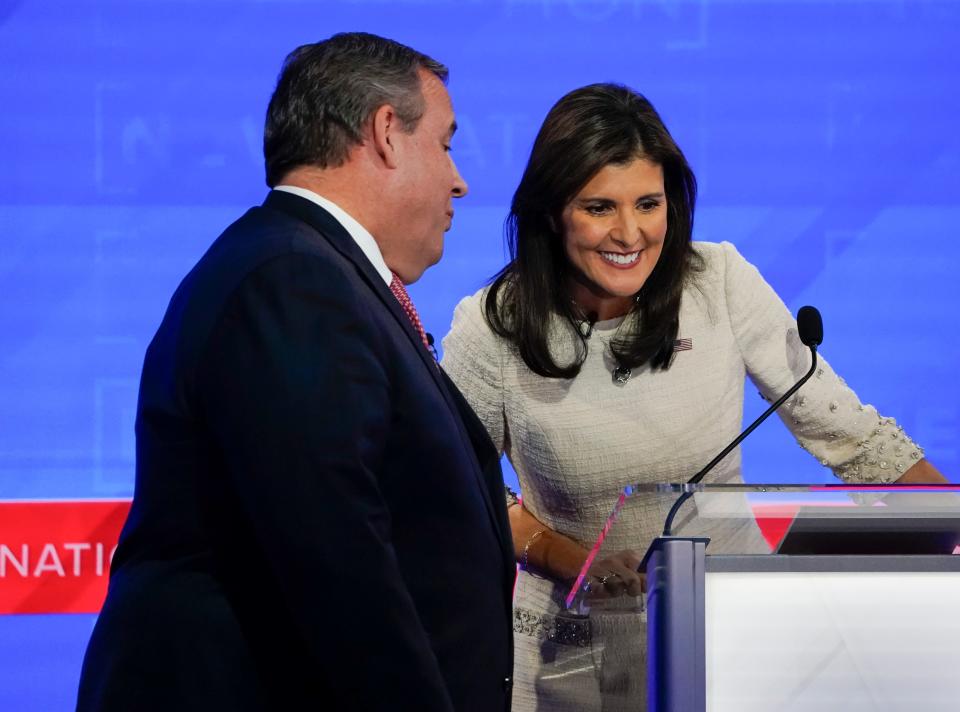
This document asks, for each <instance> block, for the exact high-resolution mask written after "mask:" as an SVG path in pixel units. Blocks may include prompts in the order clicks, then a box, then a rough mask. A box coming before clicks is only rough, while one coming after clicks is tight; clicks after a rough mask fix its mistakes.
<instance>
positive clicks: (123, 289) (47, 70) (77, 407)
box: [0, 0, 960, 712]
mask: <svg viewBox="0 0 960 712" xmlns="http://www.w3.org/2000/svg"><path fill="white" fill-rule="evenodd" d="M350 29H362V30H366V31H370V32H376V33H379V34H384V35H387V36H390V37H393V38H395V39H398V40H400V41H403V42H405V43H408V44H410V45H412V46H414V47H416V48H418V49H420V50H422V51H425V52H427V53H429V54H431V55H433V56H435V57H437V58H438V59H440V60H441V61H443V62H445V63H447V64H448V65H449V66H450V68H451V79H450V92H451V95H452V97H453V100H454V105H455V108H456V110H457V113H458V119H459V123H460V126H461V129H460V131H459V132H458V133H457V136H456V138H455V140H454V151H455V156H456V159H457V161H458V163H459V166H460V168H461V171H462V173H463V174H464V176H465V177H466V179H467V180H468V181H469V183H470V186H471V193H470V195H469V196H468V197H467V198H466V199H464V200H463V201H461V202H460V204H458V206H457V217H456V222H455V223H454V227H453V229H452V230H451V231H450V232H449V233H448V237H447V248H446V254H445V257H444V260H443V262H441V264H440V265H438V266H437V267H435V268H434V269H433V270H431V271H430V272H428V273H427V275H426V276H425V277H424V278H423V279H422V280H421V281H420V282H418V283H417V284H416V285H415V286H414V287H413V288H412V289H411V293H412V296H413V298H414V300H415V302H416V303H417V305H418V308H419V309H420V311H421V314H422V316H423V320H424V322H425V324H426V326H427V329H428V330H429V331H432V332H433V333H434V334H437V335H442V334H444V333H445V332H446V330H447V328H448V327H449V323H450V316H451V313H452V310H453V307H454V305H455V304H456V302H457V301H458V300H459V299H460V298H461V297H463V296H464V295H466V294H468V293H471V292H473V291H474V290H475V289H476V288H478V287H479V286H480V285H481V283H482V282H483V281H484V280H485V279H486V278H487V277H488V276H489V275H491V274H492V273H493V272H495V271H496V270H497V269H498V268H499V267H500V266H501V265H502V264H503V261H504V250H503V241H502V223H503V218H504V216H505V212H506V205H507V204H508V201H509V199H510V196H511V194H512V191H513V188H514V187H515V185H516V182H517V180H518V178H519V175H520V173H521V171H522V169H523V165H524V162H525V160H526V155H527V151H528V149H529V146H530V144H531V141H532V138H533V136H534V133H535V131H536V129H537V127H538V125H539V123H540V121H541V120H542V118H543V116H544V114H545V113H546V111H547V110H548V109H549V107H550V106H551V104H552V103H553V102H554V101H555V100H556V99H557V98H559V97H560V96H561V95H562V94H563V93H565V92H566V91H568V90H570V89H573V88H575V87H577V86H580V85H583V84H587V83H591V82H596V81H608V80H612V81H618V82H623V83H626V84H629V85H631V86H633V87H635V88H637V89H638V90H640V91H641V92H643V93H644V94H646V95H647V96H648V97H649V98H650V99H651V100H652V101H653V103H654V104H655V105H656V106H657V107H658V109H659V110H660V112H661V114H662V116H663V117H664V119H665V121H666V123H667V125H668V126H669V127H670V129H671V131H672V132H673V134H674V136H675V137H676V138H677V140H678V142H679V143H680V145H681V146H682V147H683V148H684V150H685V152H686V153H687V156H688V158H689V160H690V162H691V164H692V166H693V167H694V170H695V171H696V173H697V176H698V178H699V181H700V186H701V200H700V208H699V210H698V213H697V224H696V228H695V235H696V237H697V238H698V239H702V240H712V241H718V240H731V241H733V242H735V243H736V244H737V246H738V247H739V248H740V250H741V251H742V252H743V253H744V254H745V255H746V257H747V258H748V259H750V260H752V261H753V262H754V263H755V264H756V265H757V266H758V267H759V268H760V270H761V271H762V272H763V274H764V275H765V276H766V277H767V278H768V280H769V281H770V282H771V283H772V284H773V285H774V287H775V288H776V289H777V290H778V291H779V293H780V294H781V295H782V297H783V298H784V300H785V301H786V302H787V303H788V304H789V305H790V307H791V308H792V309H794V310H796V308H798V307H799V306H800V305H802V304H804V303H811V304H815V305H817V306H819V307H820V308H821V310H822V312H823V314H824V320H825V326H826V340H825V344H824V347H823V353H824V354H825V355H826V357H827V358H828V359H829V360H830V361H831V362H832V363H833V365H834V366H835V367H836V369H837V370H838V371H839V372H840V373H841V374H842V375H843V376H844V377H845V378H846V380H847V381H848V382H849V383H850V384H851V385H852V386H853V387H854V388H855V389H856V390H857V391H858V393H859V394H860V395H861V397H862V398H863V399H865V400H866V401H869V402H872V403H874V404H876V405H877V407H878V408H879V409H880V410H881V412H883V413H885V414H889V415H894V416H896V417H897V418H898V420H900V422H901V423H902V424H903V425H904V427H905V428H906V429H907V431H908V432H909V433H910V434H911V435H913V436H914V437H915V439H917V440H918V441H919V442H920V443H921V444H923V445H924V446H925V447H926V450H927V455H928V457H930V459H932V460H933V461H934V462H935V464H937V465H938V466H939V467H940V468H941V469H942V470H943V471H945V472H947V473H948V474H951V475H953V476H954V477H955V476H956V475H957V473H960V451H958V447H957V442H958V440H957V435H958V430H960V387H958V386H957V381H956V377H955V373H954V371H955V369H956V366H957V353H958V337H957V335H956V333H957V329H956V327H957V318H956V313H957V310H958V309H960V286H958V280H957V279H956V276H955V274H954V272H955V270H956V268H957V265H958V257H960V240H958V238H957V236H956V232H957V227H958V225H960V207H958V206H960V194H958V187H960V181H958V178H957V174H958V171H960V138H958V132H957V119H956V117H957V116H958V114H960V92H958V91H957V90H958V86H957V78H958V77H960V52H958V51H957V49H956V48H957V47H958V46H960V3H957V2H955V1H954V0H940V1H937V0H925V1H921V0H885V1H881V0H873V1H871V2H867V1H862V2H853V1H843V0H841V1H836V2H829V1H827V0H808V1H804V0H792V1H791V0H782V1H780V2H760V1H758V0H739V1H738V0H491V1H489V2H481V1H480V0H352V1H344V2H327V1H323V0H260V1H251V0H244V1H241V0H194V1H192V2H186V1H183V0H165V1H159V0H99V1H95V0H71V1H69V2H68V1H67V0H61V1H60V2H51V1H48V2H37V1H31V0H0V66H2V67H3V70H4V71H3V72H0V102H2V106H3V107H5V108H3V109H2V111H0V157H2V165H3V170H2V171H0V229H2V232H0V240H2V242H0V286H2V295H0V296H2V299H0V404H2V405H0V499H25V498H64V497H81V498H82V497H116V496H129V495H130V494H131V493H132V485H133V480H132V474H133V416H134V408H135V397H136V389H137V380H138V377H139V369H140V365H141V361H142V357H143V353H144V350H145V348H146V345H147V343H148V341H149V339H150V338H151V336H152V334H153V331H154V329H155V328H156V326H157V325H158V323H159V320H160V317H161V315H162V313H163V310H164V308H165V306H166V303H167V300H168V299H169V297H170V295H171V293H172V292H173V289H174V288H175V286H176V285H177V283H178V281H179V280H180V279H181V277H182V276H183V275H184V274H185V272H186V271H187V270H188V269H189V268H190V266H191V265H192V263H193V262H194V261H195V260H196V259H197V257H198V256H199V255H200V254H201V252H202V251H203V250H204V249H205V248H206V246H207V245H208V244H209V243H210V242H211V241H212V239H213V238H214V237H215V236H216V235H217V234H218V233H219V232H220V231H221V230H222V229H223V227H224V226H226V225H227V224H228V223H229V222H231V221H232V220H233V219H234V218H236V217H237V216H238V215H239V214H240V213H241V212H242V211H243V210H245V209H246V208H247V207H249V206H250V205H252V204H254V203H259V202H260V201H261V200H262V198H263V195H264V193H265V186H264V183H263V172H262V166H261V156H260V136H261V128H262V119H263V114H264V110H265V107H266V103H267V100H268V98H269V95H270V92H271V90H272V88H273V83H274V81H275V78H276V75H277V72H278V69H279V67H280V63H281V61H282V59H283V57H284V56H285V54H286V53H287V52H288V51H289V50H290V49H292V48H293V47H295V46H297V45H298V44H301V43H304V42H309V41H314V40H317V39H320V38H322V37H325V36H328V35H330V34H332V33H334V32H338V31H343V30H350ZM748 391H749V392H750V393H751V395H752V393H753V389H748ZM747 410H748V415H749V414H751V413H754V412H758V411H759V401H758V399H753V400H751V401H750V402H749V403H748V406H747ZM744 456H745V473H746V476H747V477H748V479H752V480H754V481H757V480H762V479H777V480H781V481H784V480H811V479H812V480H826V479H828V478H829V476H830V475H829V473H828V472H826V471H825V470H823V468H821V467H820V466H819V465H817V463H816V462H814V461H813V460H812V459H811V458H809V457H807V456H805V455H804V453H802V452H800V451H799V449H798V448H796V447H795V446H794V445H793V444H792V440H791V438H790V436H789V435H788V434H787V433H786V431H785V429H784V428H782V427H780V426H779V425H778V424H777V423H771V424H768V425H766V426H765V427H764V428H763V429H762V430H761V431H759V432H758V433H757V434H756V435H755V436H753V437H752V438H751V440H749V441H748V442H747V445H746V446H745V452H744ZM638 464H639V463H638ZM0 585H2V582H0ZM92 623H93V617H92V616H20V617H6V618H0V709H3V710H43V711H44V712H50V711H52V710H66V709H70V708H71V705H72V702H73V695H74V691H75V686H76V681H77V676H78V671H79V662H80V658H81V654H82V650H83V646H84V644H85V642H86V637H87V636H88V634H89V631H90V629H91V626H92Z"/></svg>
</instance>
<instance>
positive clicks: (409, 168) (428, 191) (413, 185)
mask: <svg viewBox="0 0 960 712" xmlns="http://www.w3.org/2000/svg"><path fill="white" fill-rule="evenodd" d="M420 86H421V91H422V93H423V99H424V103H425V106H426V108H425V111H424V113H423V116H422V117H421V119H420V122H419V123H418V124H417V128H416V129H415V130H414V131H413V133H411V134H403V133H401V134H398V135H396V140H397V148H398V156H399V163H398V167H397V170H398V174H397V176H396V181H395V183H394V185H393V190H395V191H396V193H395V194H394V195H393V196H391V198H392V202H394V203H395V204H396V205H398V209H397V215H396V221H395V223H394V225H393V230H392V232H393V236H392V237H393V240H391V242H393V243H394V244H395V245H396V246H397V247H398V248H399V249H397V250H396V253H397V254H396V255H394V259H393V260H392V262H393V264H391V265H390V266H391V268H392V269H393V270H394V271H395V272H397V273H398V274H399V275H400V278H401V279H402V280H403V281H404V282H405V283H407V284H409V283H411V282H415V281H417V280H418V279H419V278H420V275H421V274H423V272H424V271H425V270H426V269H427V267H430V266H431V265H434V264H436V263H437V262H438V261H439V260H440V257H441V255H442V254H443V234H444V233H445V232H446V231H447V230H449V229H450V224H451V222H452V221H453V199H454V198H461V197H463V196H464V195H466V193H467V184H466V183H465V182H464V180H463V178H461V177H460V173H459V172H458V171H457V167H456V165H454V162H453V157H452V156H451V155H450V141H451V139H452V138H453V133H454V131H456V122H455V121H454V117H453V106H452V104H451V103H450V95H449V94H448V93H447V89H446V87H444V86H443V82H441V81H440V80H439V79H438V78H437V77H436V76H434V75H433V74H432V73H430V72H426V71H423V70H421V72H420Z"/></svg>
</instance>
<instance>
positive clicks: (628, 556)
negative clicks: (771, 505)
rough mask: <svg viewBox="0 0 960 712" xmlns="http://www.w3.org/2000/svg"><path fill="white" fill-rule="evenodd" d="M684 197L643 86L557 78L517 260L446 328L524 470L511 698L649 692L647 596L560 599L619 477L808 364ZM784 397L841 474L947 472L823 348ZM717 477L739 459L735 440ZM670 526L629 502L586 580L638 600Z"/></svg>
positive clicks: (520, 201) (514, 238) (740, 263)
mask: <svg viewBox="0 0 960 712" xmlns="http://www.w3.org/2000/svg"><path fill="white" fill-rule="evenodd" d="M695 197H696V181H695V179H694V176H693V173H692V172H691V170H690V168H689V166H688V165H687V162H686V160H685V159H684V156H683V154H682V153H681V151H680V149H679V148H678V147H677V145H676V144H675V143H674V141H673V139H672V138H671V136H670V134H669V133H668V131H667V130H666V128H665V127H664V125H663V123H662V122H661V120H660V117H659V116H658V115H657V113H656V111H655V110H654V108H653V107H652V106H651V105H650V103H649V102H648V101H647V100H646V99H644V98H643V97H642V96H640V95H638V94H636V93H635V92H633V91H631V90H630V89H627V88H625V87H622V86H616V85H610V84H598V85H592V86H588V87H584V88H582V89H578V90H576V91H574V92H571V93H570V94H568V95H566V96H565V97H563V98H562V99H561V100H560V101H559V102H558V103H557V104H556V105H555V106H554V107H553V108H552V109H551V111H550V113H549V114H548V115H547V118H546V120H545V121H544V124H543V126H542V127H541V129H540V132H539V134H538V136H537V138H536V141H535V143H534V146H533V150H532V153H531V156H530V161H529V163H528V165H527V168H526V170H525V172H524V175H523V178H522V179H521V182H520V185H519V187H518V188H517V191H516V194H515V196H514V200H513V204H512V207H511V212H510V217H509V219H508V234H509V238H510V248H511V256H512V259H511V261H510V263H509V264H508V265H507V266H506V267H505V268H504V269H503V270H502V271H501V272H500V273H499V274H498V275H497V277H496V278H495V279H494V280H493V282H492V284H491V285H490V286H489V287H488V288H486V289H484V290H481V292H478V293H477V294H475V295H473V296H472V297H469V298H467V299H465V300H463V301H462V302H461V303H460V305H459V306H458V307H457V310H456V314H455V316H454V322H453V326H452V329H451V332H450V334H449V335H448V336H447V338H446V339H445V340H444V351H445V358H444V362H443V365H444V368H445V369H446V371H447V372H448V373H449V374H450V376H451V377H452V378H453V380H454V381H455V382H456V383H457V385H458V386H459V387H460V389H461V390H462V391H463V393H464V395H465V396H466V397H467V399H468V400H469V401H470V403H471V405H472V406H473V407H474V409H475V410H476V411H477V414H478V415H479V416H480V418H481V419H482V420H483V422H484V423H485V425H486V427H487V429H488V431H489V433H490V435H491V437H492V439H493V441H494V443H495V444H496V445H497V447H498V448H500V449H501V450H502V451H505V452H506V453H507V455H508V456H509V458H510V460H511V462H512V463H513V466H514V468H515V469H516V471H517V474H518V477H519V480H520V485H521V488H522V491H523V504H522V506H520V505H518V504H517V503H516V501H515V498H514V499H512V500H511V505H512V506H510V509H509V514H510V521H511V527H512V530H513V537H514V546H515V549H516V554H517V559H518V561H519V562H520V564H521V572H520V574H519V578H518V581H517V590H516V599H515V624H516V625H515V631H516V635H515V646H516V663H515V681H514V709H515V710H520V711H523V710H534V709H537V710H551V711H553V710H591V709H596V710H600V709H603V710H611V709H632V710H636V709H643V705H644V702H643V700H644V698H645V692H646V689H645V688H646V681H645V679H644V675H643V672H644V670H645V659H644V651H643V645H644V642H645V630H644V622H643V619H642V616H640V615H627V616H624V615H616V610H614V611H613V612H611V613H610V614H609V615H591V621H590V624H589V625H585V624H584V623H582V622H581V621H578V620H575V619H570V618H568V617H565V616H564V615H563V608H564V607H563V598H564V596H565V595H566V593H567V592H568V591H569V588H570V583H571V581H572V580H573V578H574V577H575V576H576V575H577V573H578V571H579V570H580V568H581V566H582V565H583V563H584V561H585V559H586V556H587V553H588V548H589V546H590V545H591V543H592V542H593V541H594V540H595V538H596V536H597V533H598V532H599V530H600V528H601V527H602V525H603V522H604V520H605V518H606V516H607V515H608V514H609V512H610V510H611V506H612V504H613V501H614V500H615V498H616V496H617V493H618V492H619V491H620V490H621V489H622V488H623V487H624V486H625V485H628V484H633V483H635V482H638V481H643V480H646V481H649V482H657V481H674V482H675V481H681V480H685V479H687V478H688V477H690V476H691V475H692V474H693V473H694V472H696V471H697V470H699V469H700V467H701V466H702V465H703V464H704V463H706V462H707V461H709V460H710V459H711V457H712V456H713V455H714V454H715V453H716V452H718V451H719V450H720V449H721V448H722V447H723V446H725V445H726V444H727V443H728V442H730V441H731V440H732V439H733V438H734V437H735V436H736V435H737V433H738V432H739V429H740V426H741V420H742V412H743V387H744V377H745V375H747V374H748V375H749V376H750V377H751V379H752V380H753V382H754V384H755V385H756V386H757V387H758V388H759V389H760V391H761V393H762V394H763V395H764V397H766V398H768V399H773V398H776V397H777V396H778V395H780V394H781V393H783V392H784V391H786V390H787V388H789V387H790V386H791V385H792V384H793V383H794V382H795V381H797V380H798V379H799V377H800V376H801V375H802V374H803V373H804V372H805V371H806V370H807V368H808V367H809V363H810V362H809V354H808V352H807V351H806V349H805V347H803V346H802V345H801V344H800V342H799V339H798V337H797V333H796V325H795V322H794V319H793V317H792V316H791V315H790V313H789V312H788V310H787V309H786V307H785V306H784V305H783V303H782V302H781V301H780V299H779V298H778V297H777V296H776V294H774V292H773V291H772V290H771V288H770V287H769V286H768V285H767V284H766V283H765V282H764V281H763V279H762V278H761V277H760V275H759V273H758V272H757V271H756V269H754V268H753V267H752V266H751V265H749V264H748V263H747V262H746V261H745V260H744V259H743V258H742V257H741V256H740V255H739V254H738V253H737V251H736V249H735V248H734V247H733V246H732V245H730V244H729V243H723V244H719V245H718V244H707V243H697V244H693V243H692V242H691V231H692V225H693V210H694V202H695ZM780 413H781V416H782V418H783V419H784V422H785V423H786V424H787V426H788V427H789V428H790V429H791V430H792V431H793V433H794V435H795V436H796V437H797V439H798V441H799V442H800V444H801V445H803V446H804V447H805V448H806V449H807V450H809V451H810V452H811V453H812V454H813V455H814V456H816V457H817V458H818V459H819V460H821V461H822V462H823V463H824V464H827V465H829V466H831V467H832V468H833V471H834V472H835V473H836V474H837V475H838V476H839V477H841V478H843V479H844V480H848V481H867V482H892V481H894V480H898V479H900V480H901V481H905V482H910V481H912V482H920V481H923V482H942V481H944V480H943V478H942V477H941V476H940V475H939V473H938V472H937V471H936V470H935V469H934V468H933V467H932V466H931V465H929V464H928V463H927V462H926V461H925V460H923V459H922V452H921V450H920V449H919V448H918V447H917V446H916V445H915V444H914V443H913V442H912V441H911V440H910V439H909V438H908V437H907V436H906V435H904V434H902V431H900V430H899V429H898V428H897V426H896V424H895V423H894V421H893V420H892V419H887V418H882V417H880V416H879V415H878V414H877V412H876V411H875V410H874V409H873V408H872V407H871V406H866V405H862V404H861V403H860V402H859V400H858V399H857V397H856V395H855V394H854V393H853V392H852V391H851V390H850V389H849V388H847V387H846V386H845V385H844V383H843V381H841V380H840V379H839V378H838V377H837V376H836V375H835V374H834V373H833V371H832V370H831V369H830V367H829V365H828V364H826V363H823V364H822V366H821V367H820V369H818V371H817V376H816V377H815V378H813V379H811V381H809V382H808V383H807V384H806V385H805V386H804V387H803V389H802V390H801V391H800V392H799V394H798V395H797V396H796V397H794V398H793V399H791V400H790V401H789V402H788V403H786V404H785V405H784V406H783V408H782V409H781V411H780ZM891 442H893V443H895V446H892V447H890V449H889V452H887V451H886V450H884V451H883V454H878V450H880V449H881V447H882V448H887V447H888V446H889V445H890V443H891ZM709 481H712V482H723V481H730V482H739V481H741V480H740V475H739V452H738V451H735V452H734V453H731V455H730V456H728V457H727V458H726V460H725V461H723V462H721V464H720V465H718V466H717V468H716V469H715V470H714V471H713V472H712V473H711V475H710V478H709ZM662 526H663V512H662V510H661V509H660V508H659V507H658V506H655V505H652V506H649V507H644V506H639V507H634V508H632V509H630V510H629V512H628V513H627V514H626V516H625V517H624V518H621V521H620V522H618V526H617V527H616V528H615V529H614V530H613V531H612V533H611V534H610V536H609V537H608V539H607V541H606V542H605V545H604V548H603V549H602V550H601V552H600V554H599V555H598V557H597V560H596V561H595V562H594V564H593V565H592V567H591V568H590V571H589V573H590V575H591V579H590V581H591V583H592V586H593V587H594V589H595V590H599V591H600V592H602V593H605V594H606V595H608V596H614V597H619V598H620V600H622V601H624V606H625V607H627V608H629V607H630V606H633V605H635V604H636V601H637V599H635V598H633V597H635V596H638V595H639V594H640V592H641V588H642V585H643V581H642V579H641V577H640V575H639V574H637V573H636V566H637V564H638V562H639V557H638V551H640V552H642V549H643V547H645V546H646V544H647V543H648V542H649V541H650V540H651V539H652V538H653V537H654V536H656V534H657V533H658V531H659V529H660V528H661V527H662ZM734 539H736V540H737V541H736V543H735V544H733V543H731V542H732V541H733V540H734ZM725 545H726V546H729V547H730V548H731V550H732V549H734V548H735V549H737V550H740V551H744V550H745V549H749V547H751V546H760V545H762V542H761V541H760V539H759V536H758V535H757V531H756V528H755V526H754V525H752V523H751V524H750V525H749V526H746V527H745V528H744V529H743V530H741V531H728V532H725V533H724V536H723V537H721V538H720V541H719V543H711V551H714V552H716V551H718V546H719V547H720V550H722V547H723V546H725ZM614 608H616V607H615V606H614Z"/></svg>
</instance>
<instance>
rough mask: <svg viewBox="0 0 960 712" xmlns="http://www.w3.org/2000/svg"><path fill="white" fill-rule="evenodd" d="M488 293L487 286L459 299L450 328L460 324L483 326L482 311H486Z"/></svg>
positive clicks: (484, 321) (488, 288)
mask: <svg viewBox="0 0 960 712" xmlns="http://www.w3.org/2000/svg"><path fill="white" fill-rule="evenodd" d="M489 291H490V287H489V286H487V287H481V288H480V289H478V290H477V291H476V292H474V293H473V294H468V295H467V296H465V297H464V298H463V299H461V300H460V301H459V302H458V303H457V306H456V307H455V308H454V310H453V325H452V327H451V328H454V327H456V326H457V325H458V323H460V322H464V323H465V324H469V325H474V324H484V325H485V324H486V319H485V317H484V311H485V310H486V302H487V294H488V293H489Z"/></svg>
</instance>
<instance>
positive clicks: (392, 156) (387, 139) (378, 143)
mask: <svg viewBox="0 0 960 712" xmlns="http://www.w3.org/2000/svg"><path fill="white" fill-rule="evenodd" d="M399 129H400V120H399V119H398V118H397V112H396V110H395V109H394V108H393V107H392V106H390V104H384V105H383V106H381V107H380V108H379V109H377V110H376V111H374V112H373V118H372V119H371V126H370V134H371V136H370V140H371V143H372V145H373V149H374V151H376V153H377V155H378V156H380V158H381V160H383V162H384V164H385V165H386V166H387V168H396V167H397V164H398V159H399V157H398V156H397V142H396V138H397V133H398V131H399Z"/></svg>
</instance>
